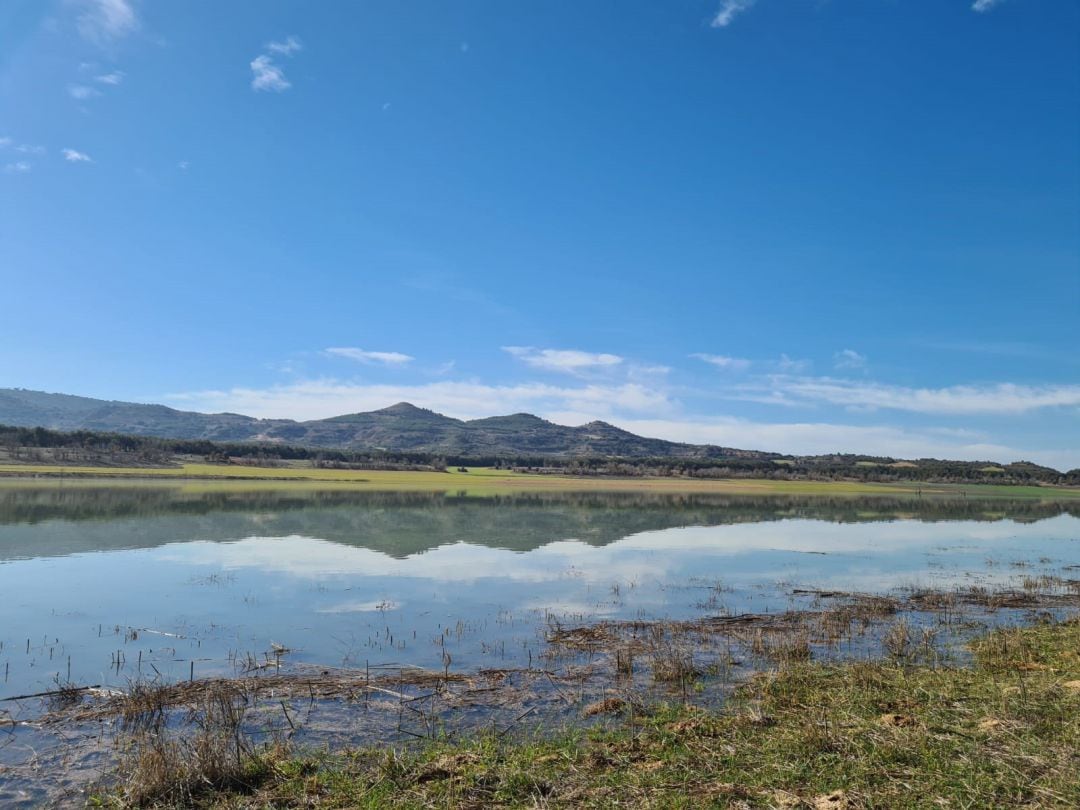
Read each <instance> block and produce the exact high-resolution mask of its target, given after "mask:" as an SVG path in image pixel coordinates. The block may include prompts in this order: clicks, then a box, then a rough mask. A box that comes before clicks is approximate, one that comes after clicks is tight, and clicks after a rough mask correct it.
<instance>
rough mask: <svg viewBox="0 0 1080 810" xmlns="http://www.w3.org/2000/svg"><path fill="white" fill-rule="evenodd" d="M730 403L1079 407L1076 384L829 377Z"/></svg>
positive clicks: (761, 386) (923, 408) (966, 410)
mask: <svg viewBox="0 0 1080 810" xmlns="http://www.w3.org/2000/svg"><path fill="white" fill-rule="evenodd" d="M734 398H735V399H744V400H748V401H753V402H767V403H772V404H783V405H812V404H828V405H838V406H841V407H846V408H856V409H861V410H876V409H878V408H885V409H891V410H898V411H909V412H912V413H923V414H951V415H975V414H1020V413H1026V412H1028V411H1033V410H1038V409H1041V408H1056V407H1068V406H1080V385H1044V386H1029V385H1015V384H1013V383H997V384H994V385H981V386H978V385H954V386H950V387H947V388H910V387H906V386H899V385H885V384H882V383H873V382H861V381H853V380H843V379H835V378H832V377H788V376H783V375H776V376H773V377H771V378H769V380H768V381H767V382H766V383H754V384H746V385H743V386H740V387H739V388H738V389H737V393H736V395H735V397H734Z"/></svg>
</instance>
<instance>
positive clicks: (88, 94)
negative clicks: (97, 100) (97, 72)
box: [68, 84, 101, 101]
mask: <svg viewBox="0 0 1080 810" xmlns="http://www.w3.org/2000/svg"><path fill="white" fill-rule="evenodd" d="M68 95H69V96H71V97H72V98H74V99H78V100H79V101H85V100H86V99H88V98H94V97H95V96H100V95H101V91H100V90H98V89H96V88H94V87H88V86H87V85H85V84H69V85H68Z"/></svg>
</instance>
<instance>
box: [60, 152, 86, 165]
mask: <svg viewBox="0 0 1080 810" xmlns="http://www.w3.org/2000/svg"><path fill="white" fill-rule="evenodd" d="M60 153H61V154H62V155H63V156H64V160H66V161H68V162H69V163H93V162H94V161H93V160H92V159H91V157H90V156H89V155H88V154H86V152H79V151H78V150H76V149H61V150H60Z"/></svg>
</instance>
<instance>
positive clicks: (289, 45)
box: [266, 36, 304, 56]
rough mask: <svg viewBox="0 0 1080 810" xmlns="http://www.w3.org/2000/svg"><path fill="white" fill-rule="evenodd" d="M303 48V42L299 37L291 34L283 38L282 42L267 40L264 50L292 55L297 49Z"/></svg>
mask: <svg viewBox="0 0 1080 810" xmlns="http://www.w3.org/2000/svg"><path fill="white" fill-rule="evenodd" d="M303 49H304V46H303V44H302V43H301V42H300V40H299V39H297V38H296V37H293V36H289V37H286V38H285V41H284V42H267V43H266V50H268V51H270V53H276V54H281V55H282V56H292V55H293V54H294V53H296V52H297V51H301V50H303Z"/></svg>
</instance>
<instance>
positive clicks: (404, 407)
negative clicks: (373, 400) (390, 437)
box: [372, 402, 435, 414]
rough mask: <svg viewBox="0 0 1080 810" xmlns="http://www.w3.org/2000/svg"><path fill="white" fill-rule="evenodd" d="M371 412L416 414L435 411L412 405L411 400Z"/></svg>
mask: <svg viewBox="0 0 1080 810" xmlns="http://www.w3.org/2000/svg"><path fill="white" fill-rule="evenodd" d="M372 413H399V414H418V413H435V412H434V411H431V410H428V409H427V408H420V407H417V406H416V405H413V404H412V403H411V402H398V403H395V404H394V405H390V406H388V407H386V408H380V409H379V410H377V411H372Z"/></svg>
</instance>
